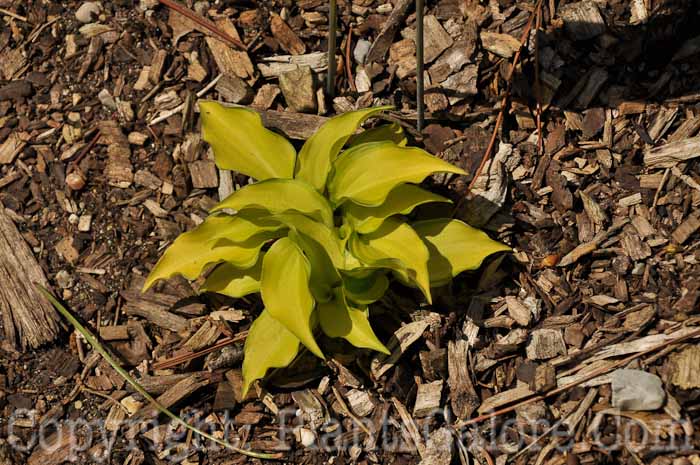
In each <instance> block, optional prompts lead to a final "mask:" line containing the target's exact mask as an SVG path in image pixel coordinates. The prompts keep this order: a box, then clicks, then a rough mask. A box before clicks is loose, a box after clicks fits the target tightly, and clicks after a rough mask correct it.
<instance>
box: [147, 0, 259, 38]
mask: <svg viewBox="0 0 700 465" xmlns="http://www.w3.org/2000/svg"><path fill="white" fill-rule="evenodd" d="M158 1H159V2H160V3H162V4H163V5H165V6H167V7H168V8H170V9H172V10H174V11H176V12H177V13H180V14H181V15H182V16H184V17H186V18H187V19H189V20H191V21H193V22H195V23H196V24H197V25H198V26H201V27H203V28H205V29H206V30H208V31H209V32H211V33H212V34H214V35H215V36H217V37H218V38H219V39H221V40H223V41H224V42H228V44H229V45H231V46H233V47H235V48H238V49H240V50H246V46H245V45H243V43H242V42H241V41H240V40H236V39H235V38H233V37H231V36H230V35H228V34H227V33H225V32H224V31H222V30H221V29H220V28H219V27H218V26H216V25H215V24H214V23H213V22H211V21H209V20H208V19H206V18H203V17H201V16H200V15H198V14H197V13H195V12H194V11H192V10H190V9H189V8H186V7H185V6H183V5H181V4H180V3H179V2H177V0H158Z"/></svg>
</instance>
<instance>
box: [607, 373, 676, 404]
mask: <svg viewBox="0 0 700 465" xmlns="http://www.w3.org/2000/svg"><path fill="white" fill-rule="evenodd" d="M665 400H666V392H665V391H664V388H663V384H662V383H661V378H659V377H658V376H656V375H652V374H651V373H647V372H646V371H642V370H630V369H625V368H622V369H619V370H615V371H614V372H613V374H612V405H613V407H615V408H619V409H622V410H656V409H658V408H660V407H661V406H662V405H663V404H664V401H665Z"/></svg>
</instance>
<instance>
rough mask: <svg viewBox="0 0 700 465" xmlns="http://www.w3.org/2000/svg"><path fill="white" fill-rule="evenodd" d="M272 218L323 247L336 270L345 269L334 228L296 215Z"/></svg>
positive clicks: (340, 245) (339, 243)
mask: <svg viewBox="0 0 700 465" xmlns="http://www.w3.org/2000/svg"><path fill="white" fill-rule="evenodd" d="M272 218H274V219H276V220H277V221H279V222H281V223H283V224H284V225H286V226H288V227H289V228H290V229H294V230H296V231H297V232H298V233H301V234H303V235H304V236H306V237H308V238H309V239H312V240H314V241H316V242H317V243H318V244H319V245H320V246H321V247H323V250H324V251H325V252H326V254H328V258H329V259H330V260H331V263H332V264H333V266H334V267H335V268H336V269H343V268H345V256H344V255H343V246H342V243H341V241H340V237H339V236H338V234H337V233H336V231H335V229H334V228H329V227H327V226H326V225H324V224H321V223H318V222H316V221H314V220H312V219H311V218H309V217H306V216H304V215H300V214H298V213H297V214H294V213H281V214H279V215H273V216H272Z"/></svg>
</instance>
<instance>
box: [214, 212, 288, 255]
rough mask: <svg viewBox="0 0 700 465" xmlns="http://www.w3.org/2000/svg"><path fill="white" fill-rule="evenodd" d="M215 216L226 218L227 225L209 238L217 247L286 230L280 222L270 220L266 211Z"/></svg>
mask: <svg viewBox="0 0 700 465" xmlns="http://www.w3.org/2000/svg"><path fill="white" fill-rule="evenodd" d="M214 216H220V217H222V218H225V221H226V223H227V224H226V226H221V227H220V228H218V230H217V231H216V232H215V233H213V234H212V235H211V236H209V238H208V242H214V245H215V246H219V245H234V244H238V243H241V242H244V241H247V240H248V239H250V238H251V237H253V236H255V235H256V234H260V233H263V232H275V231H279V230H281V229H285V228H286V226H285V225H284V224H282V223H280V222H279V221H275V220H273V219H270V213H268V212H267V211H266V210H245V211H242V212H239V213H238V214H237V215H235V216H231V215H214Z"/></svg>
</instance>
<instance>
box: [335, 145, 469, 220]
mask: <svg viewBox="0 0 700 465" xmlns="http://www.w3.org/2000/svg"><path fill="white" fill-rule="evenodd" d="M333 166H334V174H333V176H332V177H331V180H330V181H329V183H328V192H329V194H330V198H331V201H332V202H333V204H334V205H340V204H341V203H342V202H343V201H344V200H350V201H352V202H354V203H357V204H360V205H364V206H368V207H372V206H378V205H380V204H381V203H382V202H384V200H385V199H386V197H387V196H388V195H389V193H390V192H391V191H392V190H393V189H394V188H395V187H396V186H398V185H400V184H403V183H406V182H413V183H416V182H420V181H422V180H423V179H424V178H425V177H426V176H428V175H429V174H431V173H435V172H447V173H457V174H466V173H465V172H464V171H463V170H461V169H460V168H457V167H456V166H454V165H452V164H450V163H447V162H446V161H443V160H440V159H439V158H437V157H434V156H432V155H430V154H429V153H428V152H426V151H425V150H421V149H419V148H416V147H399V146H398V145H396V144H394V143H393V142H372V143H368V144H362V145H357V146H355V147H351V148H349V149H348V150H346V151H345V152H344V153H343V154H342V155H341V156H340V157H338V159H337V160H336V161H335V163H334V164H333Z"/></svg>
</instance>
